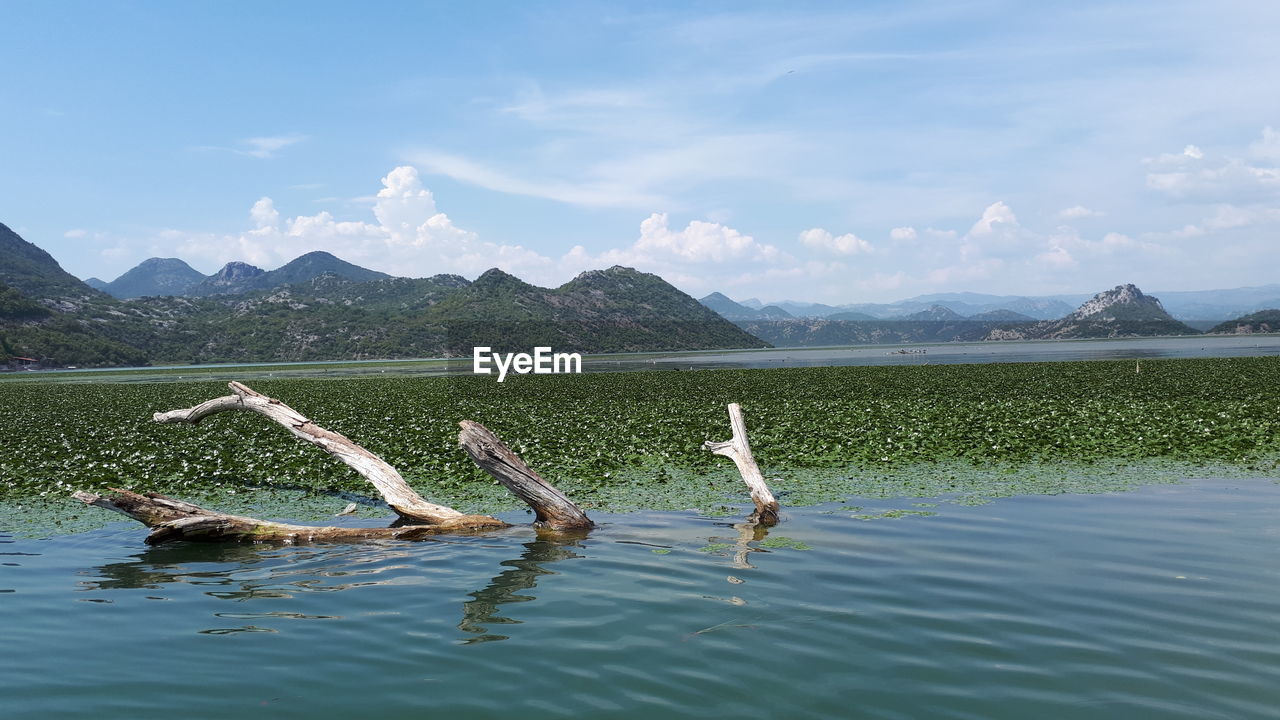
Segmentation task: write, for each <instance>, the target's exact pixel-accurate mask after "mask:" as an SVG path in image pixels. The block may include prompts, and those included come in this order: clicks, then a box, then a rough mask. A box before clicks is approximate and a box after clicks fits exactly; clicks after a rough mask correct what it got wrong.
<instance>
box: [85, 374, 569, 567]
mask: <svg viewBox="0 0 1280 720" xmlns="http://www.w3.org/2000/svg"><path fill="white" fill-rule="evenodd" d="M230 387H231V391H232V393H234V394H232V395H229V396H226V397H220V398H215V399H213V400H209V401H207V402H203V403H201V404H199V405H197V406H195V407H192V408H186V409H183V410H171V411H169V412H163V413H156V414H155V416H154V419H155V421H156V422H159V423H181V422H186V423H198V422H200V421H201V420H203V419H204V418H206V417H208V416H209V415H213V414H215V413H219V412H224V411H228V410H248V411H251V412H256V413H259V414H261V415H265V416H267V417H269V418H271V419H272V420H274V421H276V422H277V423H279V424H280V425H283V426H284V427H285V428H286V429H287V430H289V432H290V433H292V434H293V435H294V436H295V437H297V438H300V439H302V440H305V441H307V442H309V443H311V444H313V445H316V446H318V447H320V448H321V449H323V450H324V451H325V452H328V453H329V454H331V455H333V456H334V457H336V458H338V459H339V460H341V461H342V462H344V463H346V464H347V465H348V466H350V467H351V468H352V469H353V470H355V471H356V472H357V473H359V474H360V475H361V476H362V477H364V478H365V479H366V480H368V481H369V482H370V483H372V484H373V486H374V487H375V488H377V489H378V492H379V493H381V494H382V497H383V499H384V500H386V502H387V505H389V506H390V507H391V509H392V510H394V511H395V512H396V514H398V515H399V516H400V519H399V520H398V521H397V523H396V525H394V526H392V527H388V528H343V527H311V526H306V525H289V524H285V523H277V522H271V521H267V520H259V519H256V518H250V517H242V516H239V515H229V514H226V513H221V512H217V511H214V510H208V509H205V508H202V507H200V506H198V505H193V504H191V503H188V502H183V501H181V500H175V499H173V498H170V497H166V496H164V495H160V494H158V493H147V494H138V493H134V492H130V491H128V490H118V489H114V488H112V489H111V491H110V494H98V493H89V492H83V491H78V492H75V493H73V496H74V497H75V498H76V499H78V500H80V501H81V502H84V503H86V504H88V505H94V506H97V507H101V508H105V509H108V510H114V511H115V512H119V513H122V514H124V515H128V516H129V517H131V518H133V519H135V520H137V521H139V522H141V523H143V524H144V525H146V526H147V527H149V528H151V529H152V532H151V534H150V535H149V536H148V537H147V542H148V543H151V544H156V543H161V542H165V541H167V540H177V539H184V540H255V541H257V540H274V541H285V542H299V541H311V540H350V539H362V538H392V539H399V540H414V539H420V538H423V537H427V536H430V535H437V534H440V533H466V532H476V531H482V530H491V529H498V528H505V527H510V525H509V524H508V523H505V522H503V521H501V520H499V519H497V518H495V517H490V516H488V515H467V514H465V513H462V512H459V511H457V510H455V509H453V508H451V507H447V506H444V505H437V504H435V503H431V502H428V501H426V500H424V499H423V498H422V497H421V496H420V495H418V493H417V492H415V491H414V490H413V488H411V487H410V486H409V484H408V483H407V482H405V480H404V478H403V477H401V475H400V473H399V472H398V471H396V469H395V468H393V467H392V466H391V465H389V464H387V463H386V462H385V461H384V460H383V459H382V458H380V457H378V456H377V455H375V454H373V453H371V452H369V451H368V450H366V449H364V448H363V447H360V446H359V445H357V444H355V443H354V442H352V441H351V440H349V439H347V438H346V437H345V436H343V435H341V434H339V433H336V432H332V431H330V430H326V429H324V428H322V427H320V426H319V425H316V424H315V423H313V422H311V420H309V419H307V418H306V417H305V416H304V415H302V413H299V412H298V411H297V410H294V409H293V408H291V407H289V406H288V405H285V404H284V403H282V402H280V401H279V400H276V399H273V398H269V397H267V396H266V395H263V394H261V393H259V392H256V391H254V390H252V389H250V388H249V387H247V386H245V385H243V384H241V383H238V382H232V383H231V384H230ZM462 426H463V429H462V432H460V433H459V438H458V439H459V443H460V444H462V446H463V447H464V448H465V449H466V450H467V452H468V453H470V454H471V456H472V457H474V458H475V460H476V462H477V463H479V464H480V466H481V467H482V468H484V469H485V470H486V471H488V472H489V473H490V474H492V475H493V476H494V477H496V478H498V480H499V481H500V482H502V484H503V485H504V486H506V487H507V488H508V489H509V490H511V492H512V493H514V494H515V495H516V496H517V497H519V498H520V499H521V500H523V501H525V502H526V503H528V504H529V506H530V507H531V508H533V510H534V513H535V514H536V516H537V523H536V524H537V526H538V527H539V528H546V529H550V530H583V529H589V528H590V527H591V526H592V522H591V520H590V519H588V518H587V516H586V513H584V512H582V510H581V508H579V507H578V506H577V505H574V504H573V502H571V501H570V500H569V499H568V498H567V497H565V495H564V494H563V493H561V492H560V491H559V490H557V489H555V488H554V487H552V486H551V485H550V484H549V483H547V482H546V481H545V480H543V479H542V478H541V477H539V476H538V474H537V473H535V472H534V471H533V470H532V469H531V468H529V466H528V465H526V464H525V463H524V461H523V460H521V459H520V457H519V456H518V455H516V454H515V453H514V452H512V451H511V450H510V449H509V448H508V447H507V446H506V445H504V444H503V443H502V441H501V440H499V439H498V438H497V436H495V435H494V434H493V433H492V432H490V431H489V430H488V429H487V428H485V427H484V426H483V425H480V424H478V423H471V422H469V421H464V422H463V423H462Z"/></svg>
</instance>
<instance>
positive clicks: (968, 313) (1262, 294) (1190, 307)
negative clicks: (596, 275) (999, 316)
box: [703, 284, 1280, 330]
mask: <svg viewBox="0 0 1280 720" xmlns="http://www.w3.org/2000/svg"><path fill="white" fill-rule="evenodd" d="M1156 295H1157V296H1158V297H1159V298H1160V300H1161V303H1162V304H1163V306H1164V309H1165V310H1167V311H1168V312H1169V314H1170V315H1171V316H1173V318H1174V319H1175V320H1179V321H1181V322H1184V323H1187V324H1189V325H1191V326H1193V327H1196V328H1197V329H1200V330H1205V329H1208V328H1210V327H1212V326H1214V325H1216V324H1218V323H1221V322H1223V321H1225V320H1228V319H1231V318H1237V317H1240V316H1242V315H1246V314H1249V313H1253V312H1257V311H1259V310H1265V309H1269V308H1276V307H1280V284H1274V285H1263V286H1259V287H1245V288H1233V289H1227V290H1192V291H1177V290H1175V291H1165V292H1159V293H1156ZM1089 297H1090V296H1089V295H1087V294H1067V295H1046V296H1034V297H1033V296H1021V295H985V294H982V293H972V292H960V293H935V294H931V295H918V296H916V297H912V298H907V299H906V300H899V301H897V302H893V303H853V304H848V305H840V306H834V305H823V304H821V303H806V302H796V301H791V300H785V301H780V302H776V303H773V304H772V307H773V308H776V309H777V310H781V311H784V312H786V313H787V314H788V315H790V316H792V317H797V318H828V319H832V320H857V319H882V320H883V319H894V318H902V317H905V316H908V315H911V314H912V313H918V312H920V311H922V310H928V309H929V308H931V307H933V306H935V305H940V306H942V307H945V308H948V309H949V310H952V311H954V312H955V313H957V314H959V315H962V316H964V317H972V316H975V315H981V314H983V313H988V312H992V311H995V310H1009V311H1012V312H1016V313H1018V314H1020V315H1025V316H1027V317H1030V318H1032V319H1035V320H1056V319H1058V318H1062V317H1065V316H1067V315H1068V314H1070V313H1071V312H1072V311H1073V310H1074V309H1075V308H1076V306H1078V305H1080V304H1081V303H1083V302H1085V301H1086V300H1088V299H1089ZM712 298H714V300H713V301H712V300H711V299H712ZM708 301H710V302H708ZM703 302H704V304H706V305H707V306H708V307H712V309H714V310H716V312H719V313H720V314H721V315H723V316H724V317H726V318H728V319H730V320H755V319H761V318H760V316H758V315H755V314H753V313H754V312H756V311H758V310H759V309H760V308H762V307H764V304H763V303H761V302H760V300H758V299H756V298H751V299H749V300H744V301H742V302H740V303H739V302H734V301H733V300H731V299H729V298H728V297H725V296H724V295H722V294H720V293H712V294H711V295H708V296H707V297H706V298H703ZM850 313H856V315H850Z"/></svg>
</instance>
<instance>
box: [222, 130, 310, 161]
mask: <svg viewBox="0 0 1280 720" xmlns="http://www.w3.org/2000/svg"><path fill="white" fill-rule="evenodd" d="M306 139H307V136H306V135H268V136H264V137H252V138H245V139H243V140H240V141H238V143H237V144H238V145H239V146H240V147H239V148H233V152H235V153H237V154H239V155H248V156H249V157H256V158H271V157H275V155H276V153H277V152H279V151H280V150H283V149H285V148H287V147H289V146H290V145H296V144H297V143H300V142H302V141H303V140H306Z"/></svg>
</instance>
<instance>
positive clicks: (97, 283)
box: [84, 277, 108, 292]
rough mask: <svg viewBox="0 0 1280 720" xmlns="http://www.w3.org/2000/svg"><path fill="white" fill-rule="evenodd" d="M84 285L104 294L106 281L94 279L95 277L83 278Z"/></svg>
mask: <svg viewBox="0 0 1280 720" xmlns="http://www.w3.org/2000/svg"><path fill="white" fill-rule="evenodd" d="M84 284H85V285H88V286H89V287H91V288H93V289H94V290H102V291H103V292H106V287H107V285H108V283H107V281H106V280H102V279H100V278H96V277H91V278H85V279H84Z"/></svg>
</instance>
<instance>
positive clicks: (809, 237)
mask: <svg viewBox="0 0 1280 720" xmlns="http://www.w3.org/2000/svg"><path fill="white" fill-rule="evenodd" d="M800 244H801V245H804V246H805V247H811V248H815V249H818V250H823V251H826V252H830V253H835V254H837V255H858V254H867V253H870V252H872V248H871V243H869V242H867V241H866V240H863V239H862V238H860V237H858V236H857V235H854V234H853V233H845V234H844V235H832V234H831V232H829V231H827V230H824V229H823V228H810V229H809V230H805V231H804V232H802V233H800Z"/></svg>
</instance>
